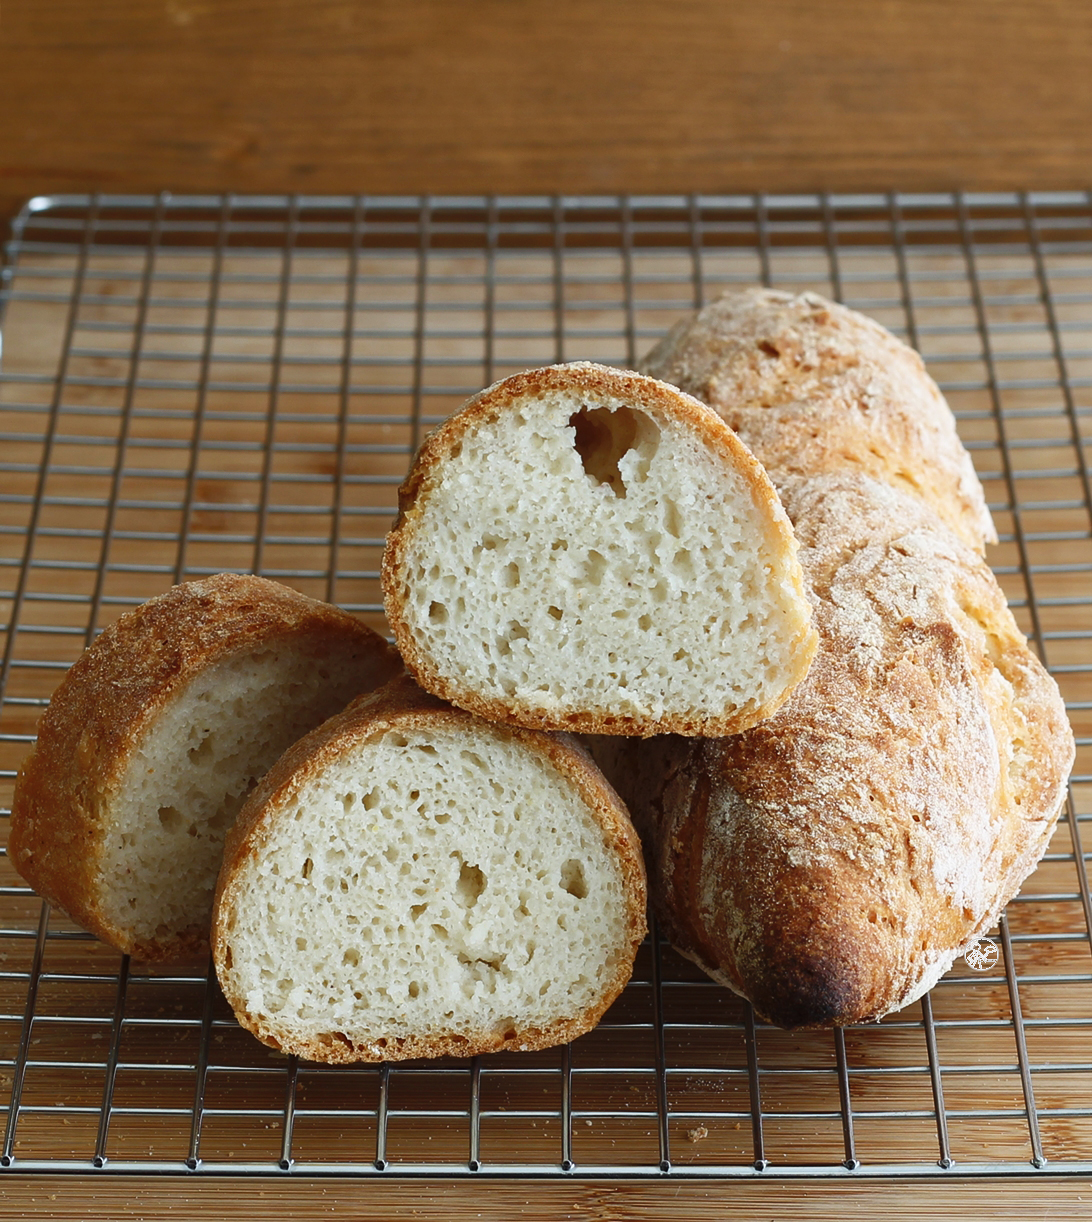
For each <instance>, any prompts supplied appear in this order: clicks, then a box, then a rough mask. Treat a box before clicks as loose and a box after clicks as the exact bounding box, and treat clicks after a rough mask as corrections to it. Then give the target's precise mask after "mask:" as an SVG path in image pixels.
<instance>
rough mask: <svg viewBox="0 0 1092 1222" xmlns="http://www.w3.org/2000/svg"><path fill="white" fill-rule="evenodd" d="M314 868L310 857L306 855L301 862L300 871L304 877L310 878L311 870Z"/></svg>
mask: <svg viewBox="0 0 1092 1222" xmlns="http://www.w3.org/2000/svg"><path fill="white" fill-rule="evenodd" d="M314 868H315V863H314V862H313V861H312V860H311V858H310V857H308V859H307V860H306V861H305V862H304V863H303V869H302V870H301V871H300V872H301V873H302V874H303V877H304V878H310V877H311V871H312V870H313V869H314Z"/></svg>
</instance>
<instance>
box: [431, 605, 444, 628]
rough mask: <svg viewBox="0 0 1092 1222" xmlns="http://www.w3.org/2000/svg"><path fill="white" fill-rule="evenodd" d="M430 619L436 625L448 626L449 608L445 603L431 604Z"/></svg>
mask: <svg viewBox="0 0 1092 1222" xmlns="http://www.w3.org/2000/svg"><path fill="white" fill-rule="evenodd" d="M428 617H429V620H430V621H431V622H432V623H434V624H446V623H447V607H445V606H444V604H443V603H437V602H433V603H429V605H428Z"/></svg>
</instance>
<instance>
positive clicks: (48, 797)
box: [8, 574, 402, 960]
mask: <svg viewBox="0 0 1092 1222" xmlns="http://www.w3.org/2000/svg"><path fill="white" fill-rule="evenodd" d="M401 669H402V667H401V662H400V660H399V658H398V656H397V654H396V653H395V651H394V650H393V649H391V647H390V646H389V645H387V644H386V642H385V641H384V640H383V639H382V637H380V636H379V635H378V634H377V633H375V632H373V631H372V630H371V629H370V628H368V627H366V626H365V625H364V624H361V623H360V622H359V621H358V620H356V619H354V618H353V617H352V616H351V615H349V614H347V613H346V612H344V611H340V610H339V609H338V608H336V607H332V606H329V605H328V604H326V603H321V602H317V601H315V600H314V599H311V598H306V597H304V596H303V595H302V594H298V593H296V592H295V591H293V590H289V589H287V588H285V587H284V586H281V585H278V584H276V583H275V582H272V581H267V580H265V579H264V578H260V577H240V576H234V575H232V574H220V575H219V576H216V577H210V578H208V579H207V580H204V581H194V582H188V583H186V584H183V585H179V586H174V587H173V588H172V589H170V590H168V591H167V592H166V593H165V594H162V595H160V596H159V597H157V598H153V599H152V600H151V601H150V602H147V603H144V604H143V605H142V606H140V607H137V608H135V609H134V610H132V611H129V612H127V613H125V614H124V615H122V616H121V618H120V619H119V620H118V621H117V622H116V623H114V624H113V625H111V626H110V627H108V628H107V629H106V630H105V631H104V632H103V633H102V634H101V635H100V636H99V637H98V638H97V639H96V640H95V642H94V643H93V644H92V645H91V646H90V648H89V649H87V650H86V652H85V653H84V654H83V655H82V656H81V657H80V658H79V659H78V660H77V662H76V663H75V665H74V666H73V667H72V669H71V670H70V671H69V672H68V674H67V675H66V676H65V679H64V680H63V682H62V683H61V685H60V686H59V687H58V689H57V691H56V693H55V694H54V696H53V699H52V701H51V702H50V705H49V708H48V709H47V710H46V712H45V714H44V715H43V717H42V721H41V724H40V726H39V730H38V742H37V746H36V747H35V749H34V751H33V752H32V753H31V755H30V756H29V758H28V759H27V760H26V762H25V763H24V765H23V767H22V769H21V771H20V774H19V777H18V780H17V783H16V788H15V796H14V800H13V803H12V812H11V835H10V839H9V843H8V850H9V853H10V855H11V859H12V861H13V863H14V864H15V868H16V869H17V870H18V871H19V872H20V874H22V876H23V877H24V878H25V879H26V880H27V881H28V882H29V883H30V884H31V886H32V887H34V888H35V890H37V891H38V892H39V894H41V895H42V896H44V897H45V898H46V899H48V900H50V901H51V902H52V903H54V904H56V905H57V906H58V907H59V908H61V909H63V910H64V911H65V912H66V913H68V915H69V916H70V917H71V918H72V919H73V920H74V921H76V922H77V923H78V924H80V925H82V926H84V927H85V928H86V929H89V930H90V931H91V932H92V933H94V934H96V935H97V936H98V937H100V938H102V939H103V940H104V941H106V942H109V943H110V944H111V945H113V946H116V947H117V948H118V949H120V950H122V951H125V952H127V953H129V954H133V955H137V956H139V957H141V958H146V959H159V960H164V959H174V958H179V957H183V956H185V955H188V954H192V953H195V952H198V951H200V950H201V949H202V948H203V947H205V946H206V945H207V941H208V933H209V921H210V913H211V907H212V895H213V889H214V887H215V884H216V877H217V874H218V872H219V869H220V861H221V858H222V852H223V841H224V834H225V833H226V831H227V829H228V827H229V826H230V824H231V823H232V821H233V820H234V818H235V816H236V813H237V812H238V810H239V808H240V807H241V806H242V804H243V801H244V799H245V798H246V795H247V793H248V792H249V790H250V788H251V787H252V786H253V784H254V782H255V781H256V780H257V779H258V777H260V776H261V775H262V774H263V773H264V772H265V771H266V769H267V768H269V767H270V765H271V764H272V763H273V762H274V761H275V760H276V759H277V757H278V756H279V755H280V754H281V752H282V751H284V749H285V748H286V747H287V746H288V745H289V744H290V743H291V742H293V741H294V740H295V739H297V738H299V737H300V736H301V735H302V734H304V733H306V732H307V731H308V730H310V729H312V728H313V727H314V726H316V725H318V724H320V723H321V722H322V721H324V720H325V719H326V718H327V717H329V716H330V715H331V714H332V713H335V712H337V711H338V710H339V709H342V708H344V707H345V705H346V704H347V703H348V702H349V701H350V700H351V699H353V697H355V696H358V695H360V694H361V693H362V692H366V691H370V690H373V689H374V688H376V687H378V686H380V685H381V684H383V683H385V682H386V681H387V680H388V679H389V678H391V676H392V675H394V674H397V673H399V672H400V671H401Z"/></svg>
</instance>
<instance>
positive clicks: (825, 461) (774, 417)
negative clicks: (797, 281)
mask: <svg viewBox="0 0 1092 1222" xmlns="http://www.w3.org/2000/svg"><path fill="white" fill-rule="evenodd" d="M641 369H642V370H643V371H644V372H646V373H649V374H651V375H652V376H653V377H657V378H662V379H663V380H664V381H667V382H671V383H674V384H675V385H677V386H680V387H681V388H682V389H683V390H685V391H687V392H689V393H690V394H692V395H694V396H696V397H697V398H699V399H701V400H702V401H703V402H705V403H708V404H709V405H710V407H712V408H713V409H714V410H715V411H717V412H718V413H719V414H720V416H721V417H722V418H723V419H724V420H725V421H726V422H727V423H728V424H729V425H731V427H732V428H733V429H735V430H736V432H737V433H739V435H740V437H741V438H742V439H743V440H744V441H745V442H746V443H747V445H748V446H750V448H751V450H752V451H753V452H754V454H755V456H756V457H757V458H758V459H759V461H760V462H761V463H762V464H763V465H764V466H765V467H766V468H767V470H768V471H769V472H770V474H771V476H772V478H773V480H774V483H775V484H778V485H779V481H780V480H781V479H782V478H784V477H791V476H798V475H805V476H811V475H820V474H823V473H824V472H832V471H841V470H850V471H858V472H860V473H861V474H864V475H871V476H874V477H875V478H877V479H880V480H883V481H884V482H886V483H888V484H891V485H892V487H895V488H898V489H900V490H902V491H904V492H907V493H910V494H912V495H915V496H919V497H921V499H922V500H924V501H925V502H926V504H928V505H930V506H931V507H932V509H933V511H934V512H935V513H936V514H937V515H938V517H939V518H940V519H941V521H942V522H944V524H945V525H946V526H947V527H948V528H949V529H950V530H952V531H954V532H955V534H957V535H958V536H959V537H960V538H961V539H962V540H963V541H964V542H965V543H967V544H968V545H969V546H970V547H973V548H974V549H975V550H977V551H979V552H981V551H982V550H983V548H984V546H985V544H987V543H996V542H997V532H996V531H995V530H994V526H993V521H992V519H991V518H990V513H989V510H988V509H987V507H986V502H985V499H984V497H983V495H982V487H981V485H980V483H979V482H978V478H977V476H976V475H975V472H974V467H973V465H972V463H971V460H970V456H969V455H968V454H967V452H966V450H965V449H964V448H963V445H962V443H961V442H960V440H959V435H958V434H957V432H956V429H955V423H954V421H953V419H952V414H951V411H950V410H949V408H948V405H947V404H946V403H945V401H944V397H943V396H942V395H941V393H940V390H939V389H938V387H937V385H936V383H935V382H934V381H933V379H932V378H931V377H930V376H929V374H928V373H927V372H926V370H925V365H924V363H923V362H922V359H921V357H920V356H919V355H918V354H917V353H916V352H915V351H914V350H913V349H912V348H909V347H907V346H906V345H905V344H904V343H902V342H901V341H900V340H898V339H897V338H896V337H895V336H894V335H892V334H891V333H890V332H889V331H888V330H886V328H884V327H882V326H880V324H879V323H877V322H875V321H873V320H872V319H871V318H868V317H866V316H865V315H863V314H859V313H857V312H856V311H855V310H850V309H847V308H846V307H845V306H842V305H838V304H837V303H835V302H833V301H828V300H827V299H826V298H824V297H821V296H819V294H818V293H798V294H795V295H794V294H792V293H785V292H779V291H777V290H774V289H763V288H750V289H746V290H742V291H735V292H728V293H725V294H723V295H722V296H721V297H718V298H717V299H716V300H715V301H713V302H711V303H710V304H709V305H707V306H706V307H705V308H704V309H703V310H700V311H699V312H698V313H697V314H696V315H694V316H693V317H691V318H688V319H683V320H682V321H680V322H679V323H677V324H676V325H675V326H674V327H673V328H672V329H671V331H670V332H668V334H667V335H666V336H665V337H664V339H663V340H662V341H661V342H660V343H659V344H657V345H656V347H655V348H653V349H652V351H651V352H650V353H649V354H648V355H647V356H646V357H645V359H644V361H642V363H641ZM779 486H780V485H779Z"/></svg>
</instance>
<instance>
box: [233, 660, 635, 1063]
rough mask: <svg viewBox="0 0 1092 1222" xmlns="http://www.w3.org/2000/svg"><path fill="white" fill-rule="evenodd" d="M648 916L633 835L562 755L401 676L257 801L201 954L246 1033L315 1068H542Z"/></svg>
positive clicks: (607, 994) (308, 743)
mask: <svg viewBox="0 0 1092 1222" xmlns="http://www.w3.org/2000/svg"><path fill="white" fill-rule="evenodd" d="M645 900H646V895H645V875H644V865H643V862H642V859H641V849H640V844H639V842H638V840H637V836H636V833H635V832H634V830H633V826H632V824H631V823H630V821H629V817H628V815H627V813H626V811H625V808H624V807H623V806H622V804H621V802H619V800H618V797H617V795H616V794H615V793H614V792H613V790H612V789H611V788H610V787H609V786H608V785H607V783H606V781H605V780H604V779H603V776H602V774H601V773H600V772H599V770H598V769H597V768H596V767H595V765H594V764H593V762H592V760H591V758H590V757H589V756H588V754H587V752H586V751H585V750H584V748H583V747H581V746H580V745H579V744H578V743H577V742H576V740H575V739H571V738H569V737H567V736H565V735H552V734H546V733H543V732H541V731H536V730H525V729H521V728H518V727H513V726H502V725H496V724H493V723H490V722H486V721H484V720H482V719H481V718H478V717H475V716H474V715H472V714H470V713H467V712H464V711H463V710H461V709H455V708H452V707H451V706H449V705H446V704H444V703H443V702H441V701H439V700H437V699H435V698H433V697H432V696H428V695H426V694H425V693H424V692H422V691H421V690H420V689H419V688H417V687H416V685H415V684H413V683H412V681H411V680H409V679H408V678H402V679H397V680H395V681H394V682H392V683H391V684H389V685H388V686H387V687H385V688H384V689H382V690H381V691H380V692H379V693H377V694H376V695H375V696H373V697H365V698H363V699H361V700H359V701H357V702H355V703H354V704H353V705H351V706H350V707H349V708H348V709H347V710H345V712H343V713H341V714H339V715H337V716H336V717H334V718H332V719H331V720H330V721H328V722H327V723H326V724H325V725H323V726H321V727H319V728H318V729H317V730H315V731H313V732H312V733H311V734H309V735H307V736H306V737H305V738H304V739H302V740H301V741H300V742H298V743H296V744H295V745H294V746H293V747H292V748H290V750H289V751H288V752H286V754H285V755H284V756H283V757H282V758H281V759H280V760H279V761H278V763H277V764H276V765H275V767H274V768H273V769H272V770H271V771H270V772H269V774H268V775H267V776H266V777H265V778H264V779H263V780H262V781H261V782H260V783H259V784H258V787H257V788H256V789H255V791H254V792H253V794H252V795H251V796H250V798H249V800H248V801H247V804H246V806H245V807H244V809H243V811H242V813H241V814H240V816H239V820H238V823H237V824H236V826H235V827H234V829H233V830H232V831H231V832H230V834H229V836H228V843H227V848H226V850H225V853H224V864H223V869H222V871H221V874H220V879H219V884H218V888H217V898H216V911H215V920H214V935H213V953H214V958H215V963H216V970H217V974H218V975H219V978H220V983H221V985H222V987H223V990H224V995H225V996H226V997H227V999H228V1001H229V1002H230V1003H231V1005H232V1007H233V1009H234V1010H235V1013H236V1017H237V1018H238V1020H239V1022H240V1023H241V1024H242V1026H243V1027H245V1028H247V1029H248V1030H250V1031H252V1032H253V1033H254V1034H255V1035H256V1036H257V1037H258V1038H259V1039H261V1040H262V1041H264V1042H265V1043H267V1044H269V1045H271V1046H273V1047H275V1048H280V1049H283V1050H284V1051H286V1052H291V1053H296V1054H298V1055H300V1056H304V1057H308V1058H310V1059H311V1060H317V1061H329V1062H345V1061H393V1060H402V1059H404V1058H408V1057H431V1056H441V1055H447V1054H450V1055H456V1056H469V1055H472V1054H476V1053H482V1052H494V1051H499V1050H502V1049H512V1050H515V1049H520V1050H527V1049H535V1048H545V1047H548V1046H550V1045H552V1044H557V1043H561V1042H564V1041H567V1040H571V1039H574V1038H575V1037H576V1036H578V1035H580V1034H582V1033H583V1032H585V1031H587V1030H589V1029H590V1028H591V1027H593V1026H594V1025H595V1024H596V1023H597V1022H598V1020H599V1018H600V1017H601V1015H602V1014H603V1012H604V1011H605V1010H606V1008H607V1006H609V1005H610V1003H611V1002H612V1001H613V1000H614V999H615V997H617V995H618V993H619V992H620V991H621V989H622V988H623V986H624V985H625V983H626V981H627V980H628V979H629V976H630V972H631V971H632V967H633V960H634V956H635V954H636V952H637V947H638V946H639V944H640V942H641V940H642V938H643V937H644V933H645Z"/></svg>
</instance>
